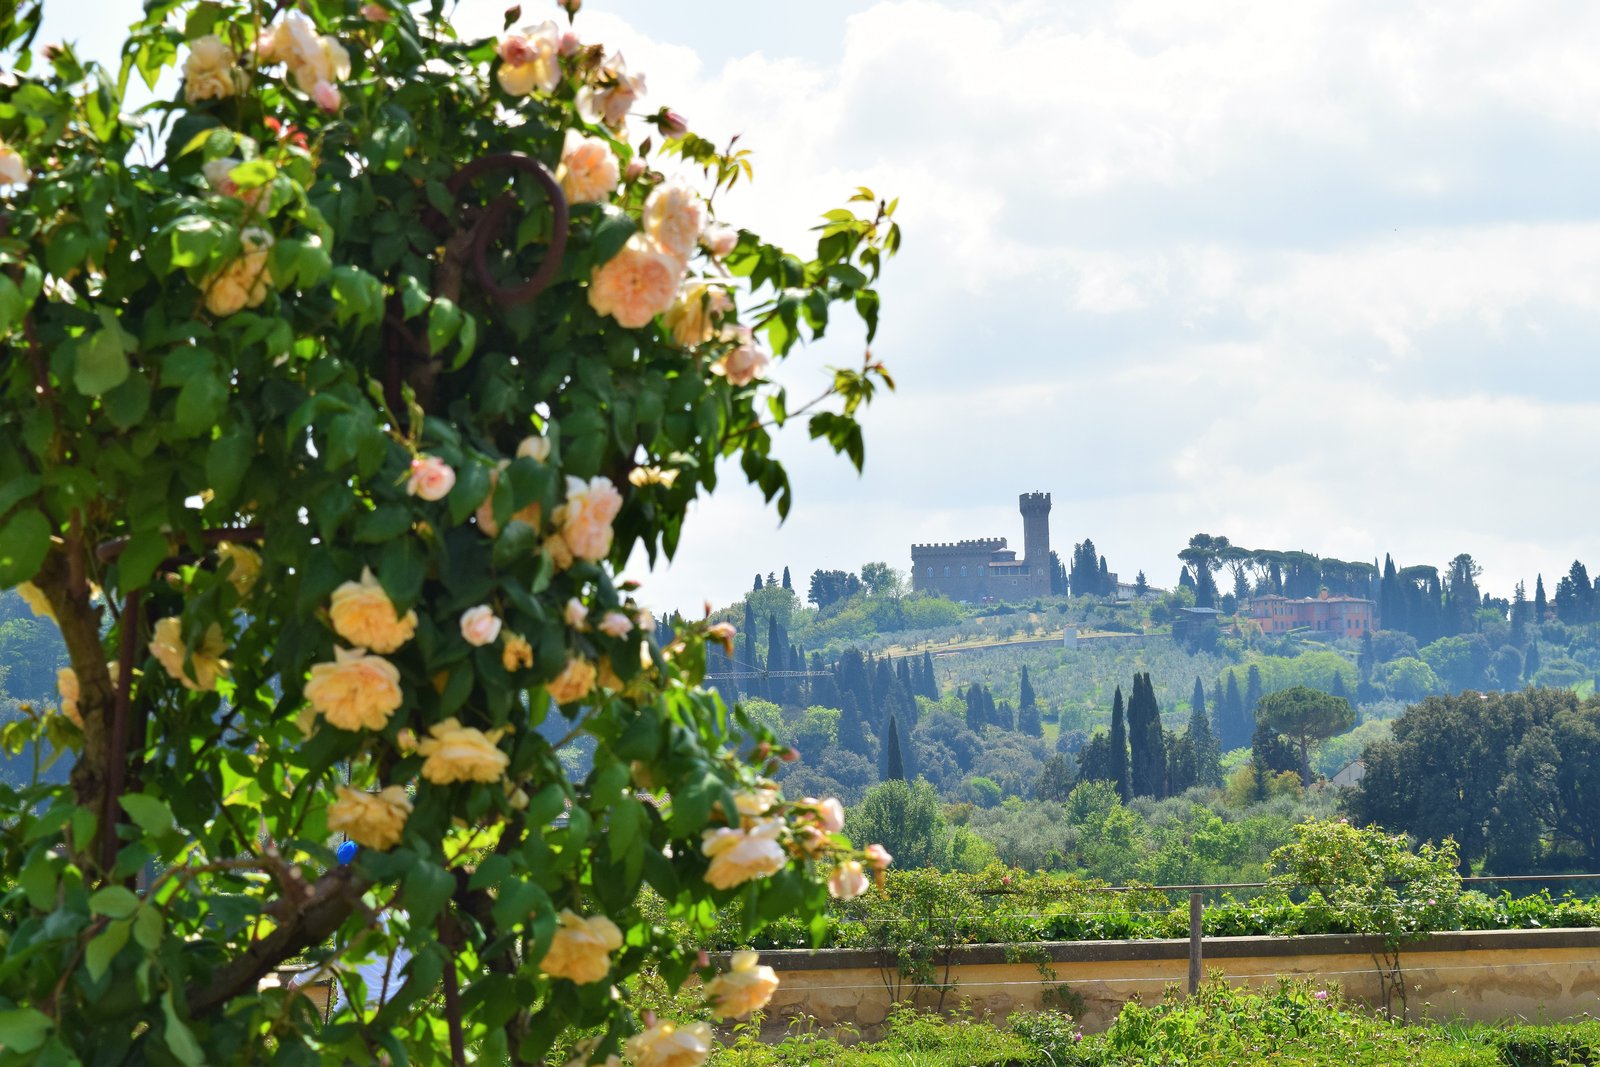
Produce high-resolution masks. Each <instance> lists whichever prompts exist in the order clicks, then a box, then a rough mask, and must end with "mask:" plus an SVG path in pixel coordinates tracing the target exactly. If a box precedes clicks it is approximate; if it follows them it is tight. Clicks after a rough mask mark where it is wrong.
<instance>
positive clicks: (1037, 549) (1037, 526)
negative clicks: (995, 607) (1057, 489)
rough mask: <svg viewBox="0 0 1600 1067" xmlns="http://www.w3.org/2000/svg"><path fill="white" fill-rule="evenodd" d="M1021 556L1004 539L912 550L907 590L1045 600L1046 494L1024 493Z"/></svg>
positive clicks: (969, 598) (1047, 569)
mask: <svg viewBox="0 0 1600 1067" xmlns="http://www.w3.org/2000/svg"><path fill="white" fill-rule="evenodd" d="M1017 505H1018V507H1019V509H1020V510H1021V511H1022V551H1023V558H1022V559H1018V558H1017V553H1016V551H1015V550H1014V549H1008V548H1006V539H1005V538H1004V537H981V538H978V539H977V540H974V541H956V542H953V543H952V542H944V543H942V544H932V545H912V546H911V588H912V589H913V590H915V591H917V592H924V591H926V592H930V593H942V594H944V595H945V596H947V597H949V598H950V599H951V600H967V601H974V602H976V601H981V600H983V598H984V597H996V598H999V599H1002V600H1021V599H1024V598H1027V597H1043V596H1049V595H1050V494H1049V493H1023V494H1022V496H1021V497H1019V498H1018V501H1017Z"/></svg>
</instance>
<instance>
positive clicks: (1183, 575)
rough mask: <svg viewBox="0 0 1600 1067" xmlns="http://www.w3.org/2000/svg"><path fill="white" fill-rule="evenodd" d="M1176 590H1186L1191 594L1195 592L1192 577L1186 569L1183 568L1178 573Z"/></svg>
mask: <svg viewBox="0 0 1600 1067" xmlns="http://www.w3.org/2000/svg"><path fill="white" fill-rule="evenodd" d="M1178 588H1179V589H1187V590H1189V591H1190V592H1191V593H1192V592H1194V591H1195V587H1194V575H1193V574H1190V573H1189V568H1188V567H1184V568H1183V569H1182V570H1180V571H1179V572H1178Z"/></svg>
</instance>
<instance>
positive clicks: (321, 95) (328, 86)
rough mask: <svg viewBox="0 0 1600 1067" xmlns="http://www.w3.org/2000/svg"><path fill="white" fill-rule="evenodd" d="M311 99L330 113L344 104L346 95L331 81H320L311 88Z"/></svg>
mask: <svg viewBox="0 0 1600 1067" xmlns="http://www.w3.org/2000/svg"><path fill="white" fill-rule="evenodd" d="M311 99H312V101H313V102H314V103H315V104H316V105H317V106H318V107H320V108H321V109H322V110H324V111H326V112H327V113H328V114H330V115H331V114H333V113H334V112H335V111H338V110H339V109H340V108H341V107H343V106H344V96H343V95H342V94H341V93H340V92H339V90H338V88H336V87H335V86H334V85H333V83H331V82H318V83H317V84H316V87H315V88H314V89H312V90H311Z"/></svg>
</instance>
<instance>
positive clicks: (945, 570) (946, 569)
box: [944, 567, 950, 578]
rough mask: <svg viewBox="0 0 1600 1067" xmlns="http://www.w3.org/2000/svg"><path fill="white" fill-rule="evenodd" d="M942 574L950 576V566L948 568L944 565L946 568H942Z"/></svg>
mask: <svg viewBox="0 0 1600 1067" xmlns="http://www.w3.org/2000/svg"><path fill="white" fill-rule="evenodd" d="M944 576H945V577H946V578H948V577H950V568H949V567H946V568H945V569H944Z"/></svg>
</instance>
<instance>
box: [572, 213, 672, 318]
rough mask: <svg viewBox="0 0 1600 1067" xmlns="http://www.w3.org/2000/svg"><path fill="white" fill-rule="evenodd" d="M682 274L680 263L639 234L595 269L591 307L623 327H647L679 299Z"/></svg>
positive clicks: (590, 291)
mask: <svg viewBox="0 0 1600 1067" xmlns="http://www.w3.org/2000/svg"><path fill="white" fill-rule="evenodd" d="M681 277H683V264H682V263H681V262H679V261H678V260H676V259H674V258H673V257H672V256H671V255H669V254H668V253H666V252H663V251H662V250H661V249H660V248H658V247H656V245H655V243H654V242H652V241H651V240H650V239H649V238H648V237H645V236H644V235H643V234H637V233H636V234H634V235H633V236H632V237H630V238H628V243H627V244H625V245H623V247H622V251H620V252H618V253H617V254H616V255H614V256H612V257H611V258H610V259H608V260H606V261H605V262H604V263H602V264H601V265H600V266H598V267H596V268H595V271H594V274H593V276H592V277H591V278H590V280H589V306H590V307H592V308H594V310H595V311H597V312H598V313H600V314H601V315H610V316H611V317H612V318H614V319H616V320H617V324H618V325H620V326H626V327H627V328H629V329H638V328H639V327H641V326H648V325H649V324H650V320H651V319H654V318H655V317H656V316H657V315H659V314H661V313H662V312H663V311H666V310H667V309H668V308H670V307H671V306H672V302H673V301H674V300H675V299H677V295H678V280H679V279H680V278H681Z"/></svg>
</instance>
